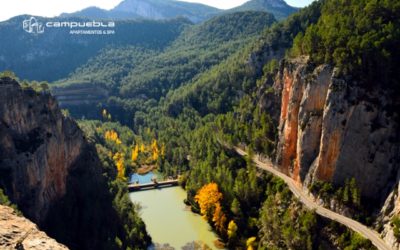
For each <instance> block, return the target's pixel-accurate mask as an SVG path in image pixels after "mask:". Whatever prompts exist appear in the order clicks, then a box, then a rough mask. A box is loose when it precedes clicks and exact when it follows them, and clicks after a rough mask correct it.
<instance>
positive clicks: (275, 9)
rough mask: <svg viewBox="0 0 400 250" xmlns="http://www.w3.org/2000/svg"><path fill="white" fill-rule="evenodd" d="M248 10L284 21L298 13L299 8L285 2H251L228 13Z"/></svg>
mask: <svg viewBox="0 0 400 250" xmlns="http://www.w3.org/2000/svg"><path fill="white" fill-rule="evenodd" d="M246 10H257V11H266V12H269V13H271V14H273V15H274V16H275V18H276V19H284V18H286V17H287V16H289V15H290V14H292V13H294V12H296V11H297V10H298V8H295V7H292V6H290V5H288V4H287V3H286V2H285V1H283V0H251V1H248V2H246V3H244V4H243V5H241V6H238V7H236V8H233V9H230V10H228V11H229V12H237V11H246Z"/></svg>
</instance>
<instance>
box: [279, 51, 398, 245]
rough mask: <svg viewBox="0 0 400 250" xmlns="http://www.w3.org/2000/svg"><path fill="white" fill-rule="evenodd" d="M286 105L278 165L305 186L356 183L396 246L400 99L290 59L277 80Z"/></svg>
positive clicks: (302, 60)
mask: <svg viewBox="0 0 400 250" xmlns="http://www.w3.org/2000/svg"><path fill="white" fill-rule="evenodd" d="M273 87H274V89H275V93H276V95H277V97H278V98H277V99H278V103H276V107H280V117H279V118H278V120H279V128H278V130H279V138H278V144H277V149H276V159H275V160H276V164H277V166H278V168H280V170H281V171H282V172H284V173H285V174H287V175H289V176H291V177H292V178H293V179H294V180H296V181H297V182H298V183H299V185H303V187H304V188H307V187H309V186H310V185H311V184H312V183H314V182H316V181H325V182H330V183H332V184H333V185H334V186H337V187H340V186H344V184H345V182H346V180H348V179H350V178H355V180H356V183H357V186H358V187H359V188H360V190H361V193H362V196H363V197H365V198H367V199H369V200H371V201H374V202H375V203H374V204H375V205H374V207H375V209H379V208H380V207H382V208H381V211H380V212H379V213H378V214H379V215H378V217H377V220H376V223H375V224H376V225H377V228H383V231H382V236H383V237H384V239H385V240H386V241H387V242H388V243H389V244H390V245H392V246H393V247H394V248H395V249H399V241H398V240H397V239H396V238H395V237H394V234H393V225H392V224H391V223H390V221H391V219H392V218H393V216H395V215H398V214H399V213H400V200H399V195H398V193H399V190H398V187H399V185H398V184H399V179H400V171H399V170H400V163H399V162H400V161H399V160H400V159H399V158H400V131H399V116H398V111H396V110H393V108H392V107H394V106H396V105H398V103H396V102H398V100H396V97H395V98H393V96H391V95H390V93H389V91H388V90H387V89H385V88H384V86H380V85H379V83H377V84H376V85H375V86H363V85H361V84H360V83H357V82H356V81H355V80H352V79H350V77H349V78H344V77H339V76H338V74H337V72H336V70H335V69H334V68H332V67H330V66H329V65H319V66H316V65H313V64H312V63H310V62H309V60H308V58H306V57H303V58H297V59H293V60H283V61H282V62H281V64H280V67H279V69H278V73H277V75H276V78H275V81H274V86H273Z"/></svg>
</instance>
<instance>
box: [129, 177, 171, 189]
mask: <svg viewBox="0 0 400 250" xmlns="http://www.w3.org/2000/svg"><path fill="white" fill-rule="evenodd" d="M172 186H178V179H173V180H166V181H160V182H158V181H156V180H153V182H149V183H143V184H140V183H131V184H129V185H128V189H129V192H135V191H142V190H148V189H155V188H164V187H172Z"/></svg>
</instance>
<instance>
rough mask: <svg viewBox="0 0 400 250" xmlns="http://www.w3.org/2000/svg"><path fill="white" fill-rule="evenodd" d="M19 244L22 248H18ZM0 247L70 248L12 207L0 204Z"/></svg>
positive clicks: (34, 249) (58, 249) (62, 249)
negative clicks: (19, 214) (18, 213)
mask: <svg viewBox="0 0 400 250" xmlns="http://www.w3.org/2000/svg"><path fill="white" fill-rule="evenodd" d="M17 246H19V247H20V248H16V247H17ZM0 249H25V250H43V249H52V250H65V249H68V248H67V247H66V246H64V245H62V244H60V243H58V242H57V241H55V240H54V239H52V238H50V237H49V236H47V235H46V233H44V232H42V231H40V230H39V229H38V228H37V226H36V225H35V224H34V223H32V222H31V221H29V220H28V219H26V218H24V217H22V216H18V215H17V214H16V213H15V211H14V210H13V209H12V208H10V207H6V206H1V205H0Z"/></svg>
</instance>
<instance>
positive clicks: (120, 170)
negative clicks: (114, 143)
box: [113, 153, 126, 181]
mask: <svg viewBox="0 0 400 250" xmlns="http://www.w3.org/2000/svg"><path fill="white" fill-rule="evenodd" d="M113 159H114V162H115V166H116V167H117V178H118V179H120V180H124V181H125V180H126V178H125V164H124V154H122V153H116V154H115V155H114V157H113Z"/></svg>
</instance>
